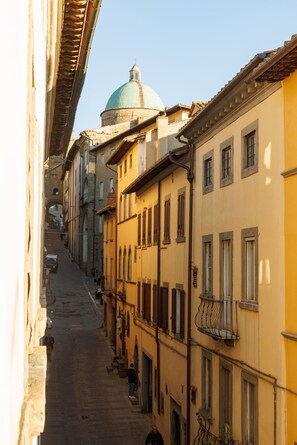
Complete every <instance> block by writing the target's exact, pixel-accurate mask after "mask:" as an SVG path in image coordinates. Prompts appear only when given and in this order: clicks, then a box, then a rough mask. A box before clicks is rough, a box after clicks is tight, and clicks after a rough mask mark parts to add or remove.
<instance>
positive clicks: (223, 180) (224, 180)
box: [220, 137, 234, 187]
mask: <svg viewBox="0 0 297 445" xmlns="http://www.w3.org/2000/svg"><path fill="white" fill-rule="evenodd" d="M233 139H234V138H233V137H231V138H229V139H227V140H226V141H224V142H222V143H221V144H220V162H221V164H220V172H221V175H220V186H221V187H225V186H226V185H229V184H232V183H233V146H234V140H233ZM226 150H228V151H230V174H228V175H226V176H224V159H223V156H224V153H225V152H226Z"/></svg>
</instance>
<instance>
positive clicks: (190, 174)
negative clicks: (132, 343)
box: [169, 137, 194, 445]
mask: <svg viewBox="0 0 297 445" xmlns="http://www.w3.org/2000/svg"><path fill="white" fill-rule="evenodd" d="M177 139H178V141H179V142H180V143H183V144H187V143H188V142H186V141H181V140H180V137H178V138H177ZM188 147H189V154H190V166H189V167H188V166H187V165H185V164H182V163H180V162H178V161H176V160H175V159H174V158H173V155H172V153H169V159H170V161H171V162H172V163H173V164H176V165H178V166H179V167H181V168H184V169H185V170H187V180H188V182H189V184H190V191H189V228H188V230H189V235H188V236H189V242H188V311H187V425H186V428H187V430H186V431H187V433H186V445H190V436H191V342H192V338H191V313H192V311H191V309H192V239H193V181H194V145H193V144H189V145H188Z"/></svg>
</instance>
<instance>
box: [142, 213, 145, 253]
mask: <svg viewBox="0 0 297 445" xmlns="http://www.w3.org/2000/svg"><path fill="white" fill-rule="evenodd" d="M142 245H143V246H145V245H146V210H144V211H143V212H142Z"/></svg>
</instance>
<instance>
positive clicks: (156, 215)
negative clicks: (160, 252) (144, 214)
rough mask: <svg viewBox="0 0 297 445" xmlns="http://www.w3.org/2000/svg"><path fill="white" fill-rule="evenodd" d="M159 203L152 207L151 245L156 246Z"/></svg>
mask: <svg viewBox="0 0 297 445" xmlns="http://www.w3.org/2000/svg"><path fill="white" fill-rule="evenodd" d="M159 230H160V229H159V203H157V204H155V205H154V229H153V243H154V244H158V238H159Z"/></svg>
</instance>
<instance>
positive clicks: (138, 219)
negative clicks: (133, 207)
mask: <svg viewBox="0 0 297 445" xmlns="http://www.w3.org/2000/svg"><path fill="white" fill-rule="evenodd" d="M137 245H138V246H140V245H141V214H140V213H139V215H138V216H137Z"/></svg>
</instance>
